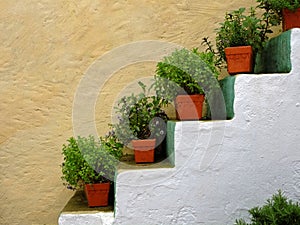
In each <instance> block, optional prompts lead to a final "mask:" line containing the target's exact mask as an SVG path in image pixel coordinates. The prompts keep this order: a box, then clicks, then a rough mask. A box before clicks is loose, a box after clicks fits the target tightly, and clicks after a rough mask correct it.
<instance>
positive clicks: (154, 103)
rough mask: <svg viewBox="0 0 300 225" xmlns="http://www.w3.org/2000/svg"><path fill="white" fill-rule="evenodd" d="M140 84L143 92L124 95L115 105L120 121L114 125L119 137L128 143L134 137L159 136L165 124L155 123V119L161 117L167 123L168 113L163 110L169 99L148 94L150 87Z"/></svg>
mask: <svg viewBox="0 0 300 225" xmlns="http://www.w3.org/2000/svg"><path fill="white" fill-rule="evenodd" d="M139 85H140V87H141V88H142V90H143V92H142V93H140V94H137V95H134V94H131V95H129V96H124V97H123V98H122V99H121V100H120V101H119V102H118V106H117V107H115V109H116V113H117V116H118V122H117V123H115V124H113V125H112V127H113V129H114V131H115V132H116V136H117V137H118V139H119V140H121V141H122V143H124V144H128V143H129V142H130V141H131V140H133V139H147V138H153V137H157V136H159V134H160V132H161V129H164V126H162V127H161V126H157V124H153V120H154V119H155V118H161V119H162V120H163V121H164V123H165V122H166V121H167V119H168V117H167V114H166V113H165V112H164V111H163V110H162V107H163V106H165V105H166V104H167V101H166V100H165V99H163V98H161V97H158V96H147V92H148V91H150V89H149V90H147V89H146V88H147V87H146V85H145V84H144V83H142V82H139ZM151 87H152V86H151ZM164 133H165V131H164Z"/></svg>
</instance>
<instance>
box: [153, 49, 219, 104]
mask: <svg viewBox="0 0 300 225" xmlns="http://www.w3.org/2000/svg"><path fill="white" fill-rule="evenodd" d="M216 64H217V59H216V57H215V54H214V52H212V51H208V52H199V50H198V49H197V48H194V49H192V51H189V50H187V49H185V48H183V49H180V50H178V49H177V50H175V51H174V52H172V53H171V54H170V55H169V56H166V57H164V59H163V60H162V61H161V62H159V63H158V64H157V68H156V75H155V80H156V82H155V88H156V93H157V95H158V96H162V97H163V98H165V99H166V100H167V101H173V100H174V98H175V97H176V96H177V95H178V94H189V95H192V94H203V93H204V92H205V91H206V90H207V89H209V88H212V87H213V86H214V85H215V84H216V82H215V81H216V78H218V76H219V74H220V73H219V70H218V68H217V67H216ZM204 89H205V91H204Z"/></svg>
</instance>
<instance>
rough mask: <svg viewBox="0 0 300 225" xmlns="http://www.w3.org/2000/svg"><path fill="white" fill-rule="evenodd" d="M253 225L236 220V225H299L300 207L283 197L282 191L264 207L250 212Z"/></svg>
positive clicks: (242, 220)
mask: <svg viewBox="0 0 300 225" xmlns="http://www.w3.org/2000/svg"><path fill="white" fill-rule="evenodd" d="M249 213H250V215H251V223H246V222H245V220H244V219H239V220H236V223H235V224H236V225H299V224H300V206H299V204H298V202H296V203H293V202H292V201H291V200H288V199H287V198H286V197H285V196H283V195H282V192H281V191H278V193H277V194H275V195H273V197H272V198H271V199H268V200H267V202H266V204H265V205H264V206H262V207H254V208H252V209H250V210H249Z"/></svg>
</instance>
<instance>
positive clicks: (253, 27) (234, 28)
mask: <svg viewBox="0 0 300 225" xmlns="http://www.w3.org/2000/svg"><path fill="white" fill-rule="evenodd" d="M220 25H221V26H220V27H219V28H218V29H217V34H216V46H217V49H218V52H219V54H220V56H221V58H222V59H223V60H224V61H226V56H225V48H227V47H236V46H248V45H250V46H252V49H253V52H254V55H255V54H256V53H257V52H258V51H260V50H261V49H262V48H263V47H264V45H265V42H266V41H267V40H268V37H267V33H269V32H271V31H270V29H269V28H270V26H269V24H266V23H265V21H264V20H263V19H261V18H259V17H257V15H256V12H255V9H254V8H250V11H249V13H248V14H246V9H245V8H239V9H238V10H234V11H232V12H230V13H226V14H225V18H224V22H223V23H221V24H220Z"/></svg>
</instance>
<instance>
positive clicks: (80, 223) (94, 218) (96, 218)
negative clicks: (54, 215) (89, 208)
mask: <svg viewBox="0 0 300 225" xmlns="http://www.w3.org/2000/svg"><path fill="white" fill-rule="evenodd" d="M113 221H114V213H113V212H97V213H79V212H77V213H62V214H61V215H60V216H59V219H58V225H111V224H112V223H113Z"/></svg>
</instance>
